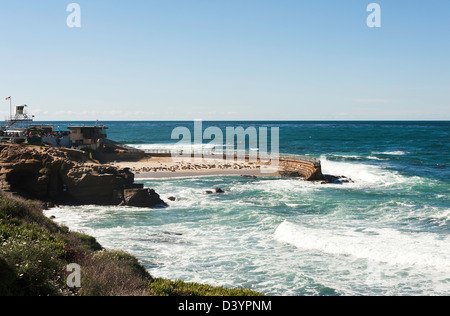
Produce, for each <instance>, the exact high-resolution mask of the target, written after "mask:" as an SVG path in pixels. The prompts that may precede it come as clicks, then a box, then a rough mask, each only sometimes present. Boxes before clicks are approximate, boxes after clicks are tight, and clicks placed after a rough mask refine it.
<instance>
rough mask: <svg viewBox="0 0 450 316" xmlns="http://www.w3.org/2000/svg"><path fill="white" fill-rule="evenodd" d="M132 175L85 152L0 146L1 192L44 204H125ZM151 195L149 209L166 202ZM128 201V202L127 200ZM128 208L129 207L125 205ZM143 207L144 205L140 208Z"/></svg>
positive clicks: (127, 170)
mask: <svg viewBox="0 0 450 316" xmlns="http://www.w3.org/2000/svg"><path fill="white" fill-rule="evenodd" d="M133 183H134V174H133V173H131V172H130V170H129V169H118V168H114V167H111V166H106V165H102V164H100V163H98V162H97V161H94V160H91V159H89V157H87V156H86V155H85V154H84V152H82V151H78V150H72V149H66V148H55V147H40V146H24V145H9V144H0V189H1V190H3V191H10V192H16V193H18V194H20V195H23V196H26V197H30V198H37V199H40V200H43V201H53V202H57V203H75V204H101V205H118V204H122V205H123V204H126V200H125V194H124V192H125V190H128V191H129V190H130V189H131V193H128V195H129V194H133V191H134V194H139V195H141V194H142V192H141V191H142V189H136V190H132V188H133ZM155 194H156V193H155V192H152V194H151V199H150V198H149V199H147V201H148V205H145V206H149V207H153V206H156V205H164V204H165V203H164V202H163V201H162V200H161V199H160V198H159V195H157V194H156V195H155ZM128 200H129V199H128ZM127 205H131V206H133V205H132V204H127ZM139 206H143V205H141V204H140V205H139Z"/></svg>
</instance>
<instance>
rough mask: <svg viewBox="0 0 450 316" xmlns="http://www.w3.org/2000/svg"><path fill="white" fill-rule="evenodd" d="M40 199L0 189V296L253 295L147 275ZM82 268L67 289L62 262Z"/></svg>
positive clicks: (127, 256)
mask: <svg viewBox="0 0 450 316" xmlns="http://www.w3.org/2000/svg"><path fill="white" fill-rule="evenodd" d="M44 208H45V205H44V203H42V202H40V201H35V200H26V199H24V198H21V197H18V196H15V195H12V194H10V193H6V192H3V191H0V296H255V295H256V296H259V295H261V294H260V293H256V292H253V291H250V290H246V289H228V288H223V287H212V286H209V285H204V284H196V283H185V282H182V281H171V280H166V279H160V278H158V279H157V278H153V277H152V276H151V275H150V274H149V273H148V271H147V270H146V269H145V267H143V266H142V265H141V264H140V263H139V261H138V260H137V258H135V257H134V256H132V255H130V254H128V253H126V252H124V251H121V250H106V249H103V247H102V246H101V245H100V244H99V243H98V242H97V241H96V240H95V238H93V237H91V236H87V235H85V234H81V233H77V232H71V231H70V230H69V228H67V227H65V226H61V225H58V224H56V223H55V222H53V221H52V220H51V219H49V218H47V217H46V216H44V214H43V210H44ZM74 262H76V263H77V264H79V265H80V266H81V268H82V271H81V287H80V288H69V287H68V286H67V283H66V280H67V277H68V272H67V266H68V265H69V264H71V263H74Z"/></svg>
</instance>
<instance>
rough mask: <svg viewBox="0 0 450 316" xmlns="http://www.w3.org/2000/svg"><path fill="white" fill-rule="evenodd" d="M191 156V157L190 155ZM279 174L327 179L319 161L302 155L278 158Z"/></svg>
mask: <svg viewBox="0 0 450 316" xmlns="http://www.w3.org/2000/svg"><path fill="white" fill-rule="evenodd" d="M146 156H147V157H172V153H168V152H162V151H160V152H150V151H146ZM188 156H189V155H188ZM201 157H203V158H204V159H223V160H226V159H227V157H226V156H225V155H224V156H221V155H220V156H217V155H202V156H201ZM191 158H195V155H194V154H192V155H191ZM234 160H235V161H239V160H242V161H246V162H248V161H250V158H249V156H245V158H244V157H242V156H239V157H238V156H237V155H236V156H235V157H234ZM257 163H258V164H260V165H269V164H270V160H269V161H264V160H263V161H261V160H260V159H257ZM278 173H279V175H280V176H283V177H290V178H303V179H304V180H306V181H325V177H324V176H323V174H322V166H321V162H320V160H318V159H315V158H311V157H307V156H300V155H289V154H280V156H279V158H278Z"/></svg>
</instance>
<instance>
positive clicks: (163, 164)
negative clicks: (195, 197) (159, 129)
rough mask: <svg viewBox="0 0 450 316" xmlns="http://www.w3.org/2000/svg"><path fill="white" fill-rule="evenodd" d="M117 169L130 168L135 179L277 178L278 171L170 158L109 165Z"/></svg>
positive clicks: (236, 163) (252, 164)
mask: <svg viewBox="0 0 450 316" xmlns="http://www.w3.org/2000/svg"><path fill="white" fill-rule="evenodd" d="M110 165H111V166H114V167H118V168H130V171H131V172H133V173H134V174H135V175H136V176H135V177H136V179H149V178H178V177H190V176H208V175H211V176H212V175H241V176H245V175H249V176H278V175H279V174H278V170H271V171H270V172H264V173H263V172H262V168H264V166H263V167H262V166H261V165H260V164H258V163H256V162H248V161H230V162H228V161H225V160H216V159H201V160H194V159H185V158H183V159H182V158H171V157H148V158H144V159H142V160H139V161H117V162H113V163H110Z"/></svg>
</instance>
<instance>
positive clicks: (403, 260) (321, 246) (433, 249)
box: [274, 221, 450, 272]
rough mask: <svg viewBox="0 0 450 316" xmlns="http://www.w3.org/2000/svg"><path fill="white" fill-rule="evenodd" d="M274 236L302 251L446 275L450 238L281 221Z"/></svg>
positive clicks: (429, 234) (448, 266) (449, 266)
mask: <svg viewBox="0 0 450 316" xmlns="http://www.w3.org/2000/svg"><path fill="white" fill-rule="evenodd" d="M274 236H275V239H276V240H278V241H280V242H284V243H288V244H291V245H293V246H296V247H298V248H299V249H302V250H308V251H316V252H321V253H327V254H332V255H338V256H352V257H354V258H355V259H368V260H373V261H377V262H381V263H386V264H390V265H400V266H403V267H422V268H436V269H440V270H441V271H448V272H450V248H449V247H448V244H449V242H450V238H448V237H447V238H442V237H440V238H438V237H437V236H435V235H433V234H432V233H405V232H400V231H397V230H394V229H388V228H383V229H366V230H362V231H361V230H355V229H353V230H350V229H349V230H344V229H342V228H334V229H329V228H327V229H321V228H309V227H306V226H300V225H296V224H293V223H290V222H287V221H285V222H284V223H282V224H281V225H280V226H279V227H278V228H277V230H276V231H275V234H274Z"/></svg>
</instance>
